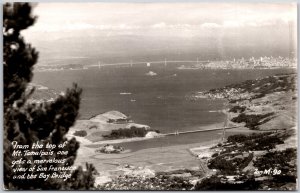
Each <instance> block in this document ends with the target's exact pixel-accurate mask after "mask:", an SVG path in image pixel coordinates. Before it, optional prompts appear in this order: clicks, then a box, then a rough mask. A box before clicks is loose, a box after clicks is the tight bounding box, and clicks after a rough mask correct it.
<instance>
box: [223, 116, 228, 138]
mask: <svg viewBox="0 0 300 193" xmlns="http://www.w3.org/2000/svg"><path fill="white" fill-rule="evenodd" d="M227 121H228V114H227V115H226V116H225V120H224V126H223V132H222V143H224V141H225V136H226V127H227Z"/></svg>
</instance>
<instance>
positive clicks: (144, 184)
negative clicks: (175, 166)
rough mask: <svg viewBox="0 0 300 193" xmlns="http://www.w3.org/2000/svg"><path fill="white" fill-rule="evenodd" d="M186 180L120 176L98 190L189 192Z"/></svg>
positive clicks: (163, 177) (179, 178) (189, 185)
mask: <svg viewBox="0 0 300 193" xmlns="http://www.w3.org/2000/svg"><path fill="white" fill-rule="evenodd" d="M192 187H193V185H192V184H191V183H190V182H189V180H188V179H185V178H183V177H177V176H165V175H156V176H155V177H147V178H143V177H139V176H137V177H133V176H120V177H118V178H117V179H115V180H114V181H112V182H109V183H106V184H104V185H101V186H98V187H97V189H99V190H191V188H192Z"/></svg>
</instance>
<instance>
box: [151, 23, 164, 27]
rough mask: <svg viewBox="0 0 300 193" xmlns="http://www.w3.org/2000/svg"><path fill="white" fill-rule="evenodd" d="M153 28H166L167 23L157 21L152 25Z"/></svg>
mask: <svg viewBox="0 0 300 193" xmlns="http://www.w3.org/2000/svg"><path fill="white" fill-rule="evenodd" d="M151 27H152V28H165V27H167V25H166V24H165V23H164V22H160V23H156V24H153V25H152V26H151Z"/></svg>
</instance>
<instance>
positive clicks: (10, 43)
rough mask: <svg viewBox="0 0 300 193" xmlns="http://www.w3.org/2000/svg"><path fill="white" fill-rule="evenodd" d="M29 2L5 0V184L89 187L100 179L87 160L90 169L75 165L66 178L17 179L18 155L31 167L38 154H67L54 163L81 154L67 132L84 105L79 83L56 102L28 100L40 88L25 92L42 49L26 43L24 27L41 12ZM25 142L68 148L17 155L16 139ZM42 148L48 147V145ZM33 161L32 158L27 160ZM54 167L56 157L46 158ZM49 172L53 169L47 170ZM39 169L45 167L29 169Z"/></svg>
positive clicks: (14, 186) (67, 163)
mask: <svg viewBox="0 0 300 193" xmlns="http://www.w3.org/2000/svg"><path fill="white" fill-rule="evenodd" d="M31 11H32V8H31V5H30V4H29V3H5V4H3V73H4V80H3V89H4V96H3V103H4V109H3V110H4V111H3V115H4V120H3V122H4V124H3V127H4V132H3V139H4V141H3V149H4V150H3V154H4V188H5V189H9V190H70V189H73V190H87V189H91V188H92V187H93V185H94V177H93V176H94V174H95V173H96V170H95V168H94V167H93V166H92V165H89V164H86V170H83V169H82V167H78V168H77V169H76V170H75V171H66V173H67V174H71V178H69V179H68V180H66V181H64V180H63V178H60V179H54V178H51V179H48V180H46V181H45V180H44V179H43V178H36V179H13V176H14V175H16V174H18V173H16V172H14V171H13V167H12V161H16V160H19V159H20V158H22V159H23V160H25V163H23V164H20V165H19V166H20V167H25V168H29V167H32V166H33V163H34V161H35V160H43V159H48V160H49V159H54V158H55V159H65V160H66V161H65V162H64V163H51V165H53V166H54V167H59V166H72V165H73V164H74V161H75V158H76V152H77V150H78V148H79V143H78V142H77V141H76V140H75V138H73V139H70V140H68V139H67V138H66V137H65V134H66V133H67V132H68V130H69V128H70V127H71V126H72V125H73V124H74V122H75V120H76V118H77V116H78V111H79V105H80V95H81V89H80V88H78V87H77V86H76V85H74V86H73V88H71V89H68V90H67V91H66V94H65V95H64V96H59V97H58V98H57V99H56V100H55V101H54V102H52V103H42V104H35V103H28V101H27V99H28V98H29V97H30V95H31V94H32V93H33V92H34V90H31V91H30V92H29V93H28V92H25V91H26V88H27V86H28V83H29V82H30V81H31V79H32V76H33V73H32V71H33V66H34V64H35V63H36V62H37V59H38V53H37V51H36V50H35V49H34V48H32V47H31V45H30V44H27V43H25V41H24V39H23V37H22V36H21V33H20V32H21V31H22V30H24V29H26V28H28V27H30V26H31V25H33V24H34V22H35V20H36V17H35V16H32V15H31ZM13 141H16V142H17V143H18V144H19V145H29V146H30V147H31V145H32V144H33V143H36V142H39V144H44V146H45V145H46V144H47V143H50V144H55V145H58V144H62V143H64V142H66V144H67V145H66V146H65V147H64V148H63V149H61V150H63V151H68V154H67V155H61V154H60V155H58V154H57V152H56V151H55V150H54V153H53V154H52V155H48V156H45V155H43V156H36V155H31V156H26V157H23V156H12V152H13V147H12V142H13ZM40 150H43V151H48V149H46V148H42V149H40ZM27 161H31V164H30V162H27ZM41 165H42V167H49V166H50V163H44V164H41ZM44 173H45V174H52V173H53V172H49V171H45V172H44ZM24 174H25V176H27V175H28V174H33V175H35V174H37V175H38V174H39V172H36V171H33V172H28V171H27V172H25V173H24Z"/></svg>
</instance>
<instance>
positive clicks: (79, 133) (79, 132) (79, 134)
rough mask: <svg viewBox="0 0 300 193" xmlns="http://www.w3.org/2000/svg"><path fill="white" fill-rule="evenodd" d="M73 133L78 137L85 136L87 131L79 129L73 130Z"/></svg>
mask: <svg viewBox="0 0 300 193" xmlns="http://www.w3.org/2000/svg"><path fill="white" fill-rule="evenodd" d="M73 135H75V136H79V137H85V136H87V132H86V131H85V130H79V131H75V132H74V134H73Z"/></svg>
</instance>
